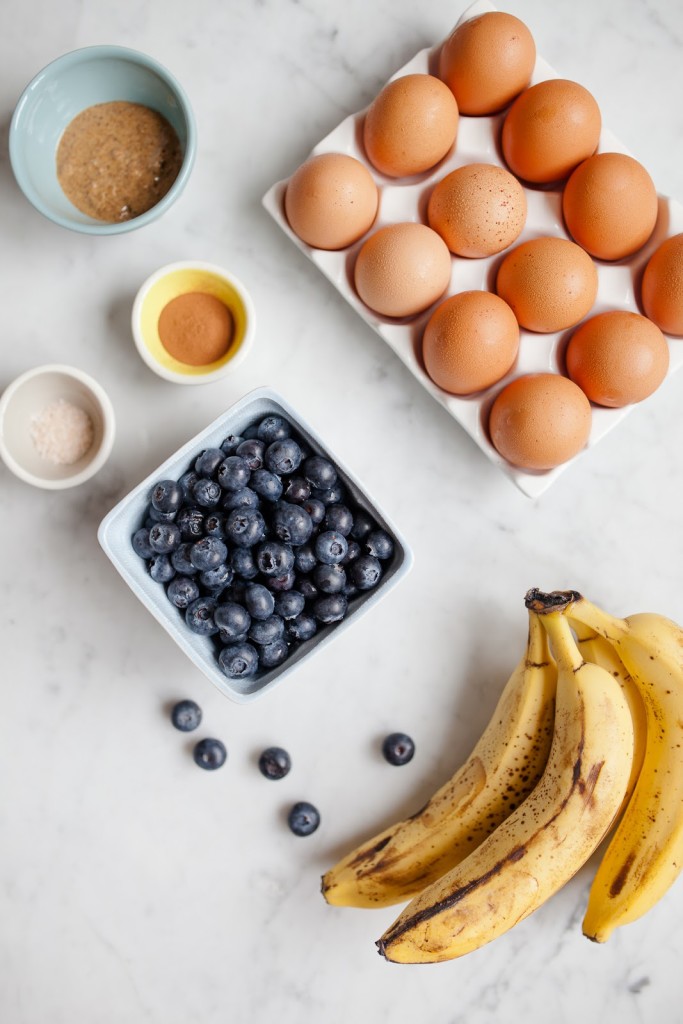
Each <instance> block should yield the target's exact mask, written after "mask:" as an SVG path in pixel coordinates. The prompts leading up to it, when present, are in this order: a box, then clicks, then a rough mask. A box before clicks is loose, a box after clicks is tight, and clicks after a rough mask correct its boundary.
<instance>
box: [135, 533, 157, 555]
mask: <svg viewBox="0 0 683 1024" xmlns="http://www.w3.org/2000/svg"><path fill="white" fill-rule="evenodd" d="M132 543H133V551H134V552H135V554H136V555H139V556H140V558H151V557H152V555H153V554H154V548H153V547H152V545H151V544H150V542H149V530H146V529H145V528H144V526H141V527H140V529H139V530H136V531H135V533H134V534H133V538H132Z"/></svg>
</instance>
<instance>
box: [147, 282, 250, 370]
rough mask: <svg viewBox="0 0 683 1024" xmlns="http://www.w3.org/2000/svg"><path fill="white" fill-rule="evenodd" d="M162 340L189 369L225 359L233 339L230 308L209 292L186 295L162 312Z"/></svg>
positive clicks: (160, 316) (160, 333)
mask: <svg viewBox="0 0 683 1024" xmlns="http://www.w3.org/2000/svg"><path fill="white" fill-rule="evenodd" d="M158 330H159V340H160V341H161V344H162V345H163V346H164V348H165V349H166V351H167V352H168V353H169V355H172V356H173V358H174V359H177V360H178V362H180V363H185V364H186V365H188V366H207V365H208V364H209V363H215V362H216V360H218V359H221V358H222V357H223V356H224V355H225V353H226V352H227V351H228V349H229V347H230V342H231V341H232V335H233V321H232V315H231V313H230V310H229V309H228V307H227V306H226V305H225V304H224V303H223V302H221V300H220V299H218V298H216V296H215V295H209V294H208V293H207V292H186V293H185V294H184V295H177V296H176V297H175V299H171V301H170V302H169V303H167V305H165V306H164V308H163V309H162V311H161V314H160V315H159V322H158Z"/></svg>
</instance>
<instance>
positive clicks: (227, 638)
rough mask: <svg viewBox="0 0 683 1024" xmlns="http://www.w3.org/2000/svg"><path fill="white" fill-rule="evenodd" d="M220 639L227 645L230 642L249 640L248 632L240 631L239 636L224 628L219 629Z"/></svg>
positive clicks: (237, 642)
mask: <svg viewBox="0 0 683 1024" xmlns="http://www.w3.org/2000/svg"><path fill="white" fill-rule="evenodd" d="M218 639H219V640H220V642H221V643H222V644H224V645H225V646H226V647H227V646H228V644H244V643H246V642H247V634H246V633H238V634H237V636H233V635H232V633H228V632H226V631H225V630H224V629H219V630H218Z"/></svg>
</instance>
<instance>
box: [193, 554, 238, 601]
mask: <svg viewBox="0 0 683 1024" xmlns="http://www.w3.org/2000/svg"><path fill="white" fill-rule="evenodd" d="M234 575H235V574H234V572H233V569H232V567H231V566H229V565H226V564H225V563H224V562H223V563H221V565H217V566H215V567H214V568H213V569H205V570H204V571H203V572H201V573H200V574H199V582H200V583H201V585H202V586H203V587H206V589H207V590H210V591H211V593H212V596H213V597H216V596H217V595H218V594H220V593H221V592H222V591H223V590H225V588H226V587H229V586H230V584H231V583H232V578H233V576H234Z"/></svg>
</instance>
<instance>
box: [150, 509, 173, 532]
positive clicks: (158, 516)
mask: <svg viewBox="0 0 683 1024" xmlns="http://www.w3.org/2000/svg"><path fill="white" fill-rule="evenodd" d="M176 515H177V513H176V512H160V511H159V509H158V508H155V507H154V505H151V504H150V506H149V508H148V509H147V516H148V518H149V521H150V527H151V526H153V525H154V523H172V522H173V520H174V519H175V517H176Z"/></svg>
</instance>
